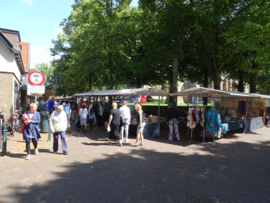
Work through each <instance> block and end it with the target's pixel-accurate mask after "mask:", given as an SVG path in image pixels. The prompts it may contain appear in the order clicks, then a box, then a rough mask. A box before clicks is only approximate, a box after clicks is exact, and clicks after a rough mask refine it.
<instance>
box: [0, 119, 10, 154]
mask: <svg viewBox="0 0 270 203" xmlns="http://www.w3.org/2000/svg"><path fill="white" fill-rule="evenodd" d="M8 126H9V125H8V124H7V123H4V124H3V127H4V130H3V131H4V136H3V150H2V153H1V156H5V155H7V131H8V130H7V127H8ZM1 127H2V126H1Z"/></svg>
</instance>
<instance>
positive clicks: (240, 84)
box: [237, 73, 245, 92]
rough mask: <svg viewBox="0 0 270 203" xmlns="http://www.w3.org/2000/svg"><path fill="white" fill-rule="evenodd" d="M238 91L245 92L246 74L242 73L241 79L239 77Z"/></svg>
mask: <svg viewBox="0 0 270 203" xmlns="http://www.w3.org/2000/svg"><path fill="white" fill-rule="evenodd" d="M237 90H238V92H244V91H245V86H244V76H243V74H241V73H240V75H239V79H238V86H237Z"/></svg>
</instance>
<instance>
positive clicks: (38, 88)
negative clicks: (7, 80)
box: [27, 85, 45, 95]
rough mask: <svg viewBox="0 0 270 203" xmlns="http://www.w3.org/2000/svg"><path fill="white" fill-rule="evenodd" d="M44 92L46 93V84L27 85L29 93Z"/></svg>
mask: <svg viewBox="0 0 270 203" xmlns="http://www.w3.org/2000/svg"><path fill="white" fill-rule="evenodd" d="M44 93H45V86H32V85H27V95H31V94H44Z"/></svg>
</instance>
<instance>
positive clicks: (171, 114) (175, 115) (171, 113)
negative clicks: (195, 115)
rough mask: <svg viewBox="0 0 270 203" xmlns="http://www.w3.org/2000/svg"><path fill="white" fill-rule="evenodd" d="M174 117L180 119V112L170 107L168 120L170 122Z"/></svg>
mask: <svg viewBox="0 0 270 203" xmlns="http://www.w3.org/2000/svg"><path fill="white" fill-rule="evenodd" d="M173 118H176V119H177V120H178V119H179V117H178V113H177V111H176V109H174V108H169V109H168V114H167V122H169V121H170V120H171V119H173Z"/></svg>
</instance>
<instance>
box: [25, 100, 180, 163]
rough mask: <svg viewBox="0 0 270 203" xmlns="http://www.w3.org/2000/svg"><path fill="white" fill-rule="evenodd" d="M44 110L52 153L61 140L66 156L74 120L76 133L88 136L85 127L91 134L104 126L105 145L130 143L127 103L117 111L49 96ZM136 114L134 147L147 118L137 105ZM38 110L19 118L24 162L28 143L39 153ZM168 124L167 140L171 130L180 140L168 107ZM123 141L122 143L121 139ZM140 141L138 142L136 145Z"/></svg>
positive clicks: (110, 106) (114, 105)
mask: <svg viewBox="0 0 270 203" xmlns="http://www.w3.org/2000/svg"><path fill="white" fill-rule="evenodd" d="M47 110H48V111H49V126H50V130H51V133H53V152H54V153H57V152H58V139H59V136H60V137H61V143H62V150H63V154H64V155H67V142H66V139H65V135H66V133H69V132H71V129H70V120H72V121H74V122H75V123H76V126H77V130H78V131H80V132H85V133H87V127H88V125H89V126H90V132H93V126H94V125H96V126H97V125H98V126H104V128H105V130H107V131H108V133H109V135H108V138H109V140H108V142H107V143H106V144H108V145H110V144H111V143H112V140H117V141H118V142H119V143H118V146H120V147H122V146H123V142H124V141H125V142H127V143H128V142H129V139H128V134H129V125H130V122H131V112H130V108H129V107H128V106H127V101H123V103H122V106H121V107H120V108H118V106H117V103H115V102H112V103H111V104H108V103H107V105H103V104H102V103H101V102H97V101H94V102H89V101H83V100H80V101H79V103H77V102H75V101H74V100H71V101H70V102H69V101H65V102H56V101H55V100H54V97H52V98H51V99H50V100H49V101H48V102H47ZM135 110H136V112H137V116H136V117H137V119H136V120H137V137H136V142H135V143H134V144H132V145H131V146H133V147H138V146H143V144H144V143H143V140H144V137H143V129H144V126H145V120H146V119H147V118H146V115H145V113H144V112H143V110H142V106H141V104H140V103H136V104H135ZM36 111H37V105H36V104H35V103H32V104H30V108H29V110H27V111H26V112H25V113H24V114H23V116H22V123H23V125H24V126H25V127H24V129H23V138H24V140H25V142H26V152H27V156H26V160H29V159H30V156H31V155H30V143H31V142H32V143H33V145H34V148H35V154H38V153H39V152H38V139H39V138H41V136H40V133H39V123H40V114H39V113H38V112H36ZM167 124H168V125H169V129H170V133H169V140H170V141H172V137H173V129H175V131H176V132H175V134H176V138H177V140H180V136H179V132H178V127H177V125H178V114H177V111H176V110H175V109H174V108H172V105H171V104H169V105H168V117H167ZM124 139H125V140H124ZM139 142H140V143H139Z"/></svg>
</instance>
